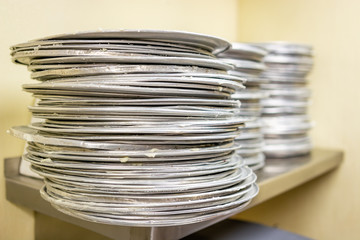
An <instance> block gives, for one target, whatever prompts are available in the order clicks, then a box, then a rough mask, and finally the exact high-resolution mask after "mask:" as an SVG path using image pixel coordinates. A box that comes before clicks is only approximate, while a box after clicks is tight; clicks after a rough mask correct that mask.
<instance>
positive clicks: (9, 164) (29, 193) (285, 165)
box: [5, 149, 343, 240]
mask: <svg viewBox="0 0 360 240" xmlns="http://www.w3.org/2000/svg"><path fill="white" fill-rule="evenodd" d="M342 158H343V153H342V152H341V151H339V150H327V149H314V150H313V151H312V153H311V155H308V156H304V157H300V158H289V159H287V161H284V160H282V159H278V160H276V159H272V160H269V161H268V162H267V165H266V166H265V167H264V168H263V169H261V170H259V171H257V175H258V185H259V187H260V193H259V195H258V196H257V197H255V198H254V199H253V201H252V202H251V203H250V204H249V205H248V206H247V208H250V207H253V206H255V205H257V204H260V203H262V202H264V201H266V200H269V199H270V198H273V197H275V196H277V195H279V194H281V193H283V192H285V191H288V190H290V189H292V188H295V187H297V186H299V185H301V184H303V183H305V182H307V181H309V180H311V179H313V178H315V177H318V176H320V175H322V174H324V173H326V172H328V171H330V170H333V169H335V168H336V167H337V166H338V165H339V164H340V163H341V161H342ZM19 162H20V158H12V159H6V160H5V176H6V197H7V199H8V200H9V201H11V202H13V203H15V204H19V205H23V206H25V207H28V208H30V209H32V210H34V211H37V212H39V213H43V214H45V215H49V216H52V217H55V218H58V219H61V220H63V221H66V222H70V223H72V224H75V225H78V226H81V227H84V228H86V229H89V230H91V231H94V232H97V233H100V234H102V235H104V236H107V237H110V238H113V239H121V240H128V239H129V240H142V239H148V240H172V239H180V238H182V237H184V236H187V235H189V234H191V233H194V232H196V231H199V230H201V229H203V228H205V227H208V226H211V225H213V224H215V223H217V222H219V221H221V220H223V219H226V218H228V217H230V216H233V215H235V214H236V213H237V210H234V211H230V212H229V213H228V214H227V215H225V216H221V217H217V218H214V219H211V220H208V221H205V222H200V223H195V224H187V225H181V226H173V227H124V226H114V225H107V224H98V223H93V222H88V221H84V220H80V219H78V218H74V217H70V216H68V215H65V214H62V213H61V212H59V211H57V210H55V209H54V208H52V207H51V206H50V204H49V203H48V202H46V201H45V200H43V199H42V198H41V197H40V194H39V190H40V188H41V187H42V185H43V183H42V181H41V180H37V179H33V178H29V177H25V176H22V175H20V174H19V170H18V168H19Z"/></svg>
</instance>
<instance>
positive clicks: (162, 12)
mask: <svg viewBox="0 0 360 240" xmlns="http://www.w3.org/2000/svg"><path fill="white" fill-rule="evenodd" d="M236 19H237V1H236V0H227V1H220V0H217V1H215V0H214V1H209V0H197V1H194V0H181V1H180V0H178V1H176V0H153V1H147V0H131V1H130V0H129V1H122V0H102V1H99V0H86V1H85V0H62V1H46V0H22V1H20V0H0V68H1V72H0V73H1V80H0V84H1V87H0V100H1V101H0V123H1V124H0V159H3V158H4V157H10V156H19V155H20V154H21V152H22V149H23V142H22V141H20V140H17V139H15V138H13V137H10V136H8V135H7V134H6V133H5V131H6V129H8V128H10V127H11V126H13V125H21V124H26V123H27V122H28V120H29V115H28V113H27V109H26V106H27V105H29V104H30V103H31V97H30V94H27V93H23V92H22V91H21V84H23V83H25V82H29V81H30V80H29V73H28V72H27V70H26V68H25V67H24V66H20V65H15V64H13V63H11V60H10V56H9V47H10V46H11V45H13V44H16V43H20V42H24V41H27V40H31V39H34V38H39V37H42V36H47V35H51V34H58V33H65V32H74V31H79V30H81V31H84V30H96V29H99V28H101V29H131V28H132V29H135V28H139V29H146V28H148V29H174V30H186V31H195V32H199V33H206V34H213V35H217V36H220V37H223V38H226V39H228V40H235V38H236V29H237V21H236ZM0 184H1V186H0V239H4V240H10V239H21V240H26V239H33V238H34V236H33V235H34V234H33V231H34V230H33V229H34V220H33V219H34V218H33V214H32V212H31V211H29V210H26V209H23V208H20V207H18V206H15V205H13V204H11V203H9V202H7V201H6V200H5V189H4V188H5V187H4V176H3V164H1V165H0ZM20 228H21V229H23V230H20Z"/></svg>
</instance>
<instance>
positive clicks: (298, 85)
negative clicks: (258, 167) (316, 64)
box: [259, 42, 313, 158]
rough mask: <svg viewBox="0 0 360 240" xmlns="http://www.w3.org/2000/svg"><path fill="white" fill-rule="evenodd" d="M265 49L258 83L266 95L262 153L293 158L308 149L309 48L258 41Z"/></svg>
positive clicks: (310, 62)
mask: <svg viewBox="0 0 360 240" xmlns="http://www.w3.org/2000/svg"><path fill="white" fill-rule="evenodd" d="M259 46H262V47H264V48H266V49H267V50H268V55H267V56H266V57H265V59H264V61H265V64H266V66H267V68H266V70H265V71H264V72H263V73H262V77H263V78H264V79H267V80H268V81H269V82H268V83H264V84H262V85H261V88H262V89H263V90H264V91H266V92H267V94H268V98H267V99H263V100H262V105H263V110H262V118H261V119H262V122H263V125H264V128H263V129H264V136H265V148H264V151H265V154H266V156H267V157H271V158H273V157H295V156H300V155H304V154H307V153H309V152H310V150H311V142H310V138H309V137H308V135H307V132H308V131H309V129H310V128H311V122H310V120H309V117H308V116H307V107H308V99H309V97H310V90H309V89H308V88H307V87H306V81H307V80H306V77H307V75H308V73H309V72H310V71H311V69H312V66H313V59H312V48H311V47H310V46H307V45H301V44H293V43H286V42H273V43H264V44H259Z"/></svg>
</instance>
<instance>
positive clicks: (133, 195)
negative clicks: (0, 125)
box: [10, 30, 258, 226]
mask: <svg viewBox="0 0 360 240" xmlns="http://www.w3.org/2000/svg"><path fill="white" fill-rule="evenodd" d="M228 47H229V43H228V42H226V41H224V40H222V39H219V38H216V37H212V36H206V35H202V34H195V33H187V32H180V31H155V30H123V31H100V32H83V33H76V34H65V35H58V36H53V37H47V38H43V39H39V40H33V41H30V42H26V43H23V44H18V45H15V46H13V47H12V48H11V50H12V53H11V54H12V57H13V60H14V62H16V63H20V64H24V65H27V66H28V69H29V70H30V71H31V77H32V78H33V79H36V80H38V82H36V83H34V84H26V85H24V86H23V88H24V90H25V91H27V92H29V93H32V94H33V96H34V97H35V98H36V102H37V103H36V105H34V106H31V107H29V109H30V111H31V113H32V114H33V117H34V118H36V119H40V120H39V121H38V122H34V123H32V124H30V125H28V126H18V127H13V128H12V129H11V130H10V132H11V134H13V135H14V136H17V137H20V138H22V139H25V140H26V141H27V143H28V148H27V153H26V154H25V155H24V156H23V159H24V160H26V161H29V162H30V163H31V168H32V170H33V171H35V172H36V173H38V174H40V175H41V176H43V177H44V181H45V186H44V187H43V188H42V190H41V195H42V197H43V198H44V199H45V200H47V201H49V202H50V203H51V204H52V205H53V206H54V207H55V208H56V209H58V210H60V211H62V212H64V213H66V214H69V215H71V216H75V217H78V218H81V219H85V220H89V221H94V222H101V223H107V224H118V225H130V226H170V225H181V224H189V223H195V222H200V221H205V220H208V219H212V218H214V217H217V216H222V215H225V214H228V213H229V212H230V211H232V212H233V211H240V210H241V209H242V208H244V207H245V206H246V205H247V204H248V203H249V201H250V200H251V199H252V198H253V197H254V196H255V195H256V194H257V192H258V187H257V186H256V184H255V181H256V175H255V174H254V173H253V172H252V170H251V169H250V168H248V167H247V166H246V165H245V162H244V160H242V158H241V157H240V156H238V155H237V154H236V150H237V149H239V144H238V143H237V142H235V141H234V139H235V138H236V137H237V136H238V135H239V134H241V132H242V131H245V132H246V131H248V129H247V128H245V129H244V128H243V127H244V124H245V122H246V121H248V120H249V118H248V117H239V112H241V109H240V108H239V106H240V102H239V101H238V100H236V99H234V98H232V97H231V96H232V95H233V94H235V93H237V92H238V91H240V90H241V89H243V88H244V86H243V78H241V77H237V76H233V75H228V74H227V71H228V70H231V69H232V65H229V64H227V63H224V62H223V61H220V60H218V59H217V58H216V57H215V54H217V53H219V52H221V51H224V50H225V49H227V48H228ZM255 108H256V107H255Z"/></svg>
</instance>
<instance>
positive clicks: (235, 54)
mask: <svg viewBox="0 0 360 240" xmlns="http://www.w3.org/2000/svg"><path fill="white" fill-rule="evenodd" d="M266 54H267V51H266V50H265V49H264V48H262V47H258V46H252V45H250V44H246V43H233V44H232V46H231V48H229V49H228V50H226V51H225V52H222V53H219V54H218V55H217V56H218V58H220V59H221V60H223V61H224V62H226V63H231V64H233V65H234V66H235V68H234V69H232V70H229V74H230V75H232V76H239V77H243V78H245V79H246V82H245V84H244V85H245V87H246V88H245V89H238V90H237V91H236V92H235V93H234V94H233V95H232V99H236V100H240V101H241V107H240V112H239V114H238V117H239V119H242V118H244V117H248V118H249V120H250V121H248V122H246V123H245V128H244V131H242V132H241V134H240V135H239V136H238V137H237V138H236V142H238V143H239V144H240V145H241V148H239V149H238V150H237V153H238V154H239V155H240V156H241V157H243V158H244V160H245V162H246V164H247V165H248V166H249V167H251V168H252V169H253V170H257V169H260V168H262V167H263V166H264V165H265V156H264V154H263V150H262V148H263V145H264V143H263V134H262V131H261V122H260V116H261V99H263V98H264V97H265V96H266V95H265V94H264V92H263V91H262V90H261V89H260V84H262V83H265V82H266V79H265V78H260V76H259V75H260V74H261V73H262V71H263V70H264V69H265V65H264V63H263V58H264V57H265V56H266Z"/></svg>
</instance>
